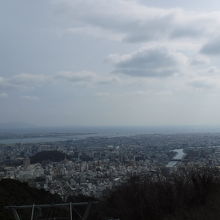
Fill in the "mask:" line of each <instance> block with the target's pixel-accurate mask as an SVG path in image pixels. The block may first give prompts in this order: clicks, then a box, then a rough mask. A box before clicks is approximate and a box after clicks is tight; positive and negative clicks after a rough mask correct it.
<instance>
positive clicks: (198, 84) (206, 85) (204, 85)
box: [189, 80, 215, 89]
mask: <svg viewBox="0 0 220 220" xmlns="http://www.w3.org/2000/svg"><path fill="white" fill-rule="evenodd" d="M189 84H190V85H191V86H192V87H194V88H197V89H212V88H214V87H215V84H213V83H211V82H209V81H206V80H194V81H192V82H190V83H189Z"/></svg>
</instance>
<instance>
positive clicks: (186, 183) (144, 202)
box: [0, 168, 220, 220]
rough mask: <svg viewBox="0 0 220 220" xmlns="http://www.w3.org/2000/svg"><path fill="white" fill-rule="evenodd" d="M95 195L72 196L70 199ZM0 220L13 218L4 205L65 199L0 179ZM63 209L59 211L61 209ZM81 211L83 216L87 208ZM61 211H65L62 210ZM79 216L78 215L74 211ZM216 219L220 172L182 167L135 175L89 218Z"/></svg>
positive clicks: (218, 216)
mask: <svg viewBox="0 0 220 220" xmlns="http://www.w3.org/2000/svg"><path fill="white" fill-rule="evenodd" d="M93 200H94V198H91V197H85V196H78V197H69V198H68V202H83V201H93ZM0 202H1V207H0V208H1V210H0V213H1V214H0V219H5V220H11V218H10V216H9V215H8V214H6V211H4V210H3V206H5V205H8V204H10V205H12V204H16V205H19V204H33V203H55V202H61V200H60V199H59V198H58V197H56V196H53V195H51V194H49V193H46V192H45V191H42V190H37V189H33V188H30V187H28V186H27V184H24V183H20V182H18V181H14V180H3V181H1V182H0ZM57 211H59V210H57ZM77 211H78V213H80V214H81V215H83V213H84V211H85V207H80V208H79V209H78V210H77ZM58 213H61V212H60V211H59V212H58ZM74 218H75V219H77V214H76V213H74ZM107 219H120V220H134V219H135V220H136V219H137V220H147V219H149V220H207V219H209V220H216V219H220V174H219V171H218V170H216V169H213V168H192V169H181V170H178V171H177V172H175V173H172V174H169V173H166V175H161V174H155V173H154V174H152V175H150V176H135V177H131V178H130V179H129V180H128V181H127V183H124V184H122V185H121V186H118V187H117V188H115V189H114V190H112V191H111V192H109V193H108V194H107V195H106V196H105V198H103V199H102V200H101V201H99V203H98V204H96V205H93V208H92V210H91V213H90V216H89V220H107Z"/></svg>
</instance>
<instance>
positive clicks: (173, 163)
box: [166, 149, 186, 168]
mask: <svg viewBox="0 0 220 220" xmlns="http://www.w3.org/2000/svg"><path fill="white" fill-rule="evenodd" d="M173 152H176V155H175V156H174V157H173V159H172V160H171V161H170V162H169V163H168V164H167V165H166V167H168V168H172V167H175V166H176V165H177V164H178V163H179V161H181V160H182V159H183V158H184V157H185V155H186V154H185V153H184V152H183V149H175V150H173Z"/></svg>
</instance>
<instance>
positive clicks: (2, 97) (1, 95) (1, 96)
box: [0, 92, 8, 99]
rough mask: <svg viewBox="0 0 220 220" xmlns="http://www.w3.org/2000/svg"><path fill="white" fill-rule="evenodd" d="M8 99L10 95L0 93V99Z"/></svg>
mask: <svg viewBox="0 0 220 220" xmlns="http://www.w3.org/2000/svg"><path fill="white" fill-rule="evenodd" d="M5 98H8V93H6V92H0V99H5Z"/></svg>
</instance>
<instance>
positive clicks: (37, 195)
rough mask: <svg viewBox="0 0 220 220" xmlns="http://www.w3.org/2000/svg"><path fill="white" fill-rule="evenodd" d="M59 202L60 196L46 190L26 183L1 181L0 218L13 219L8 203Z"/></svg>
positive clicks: (9, 180) (8, 180)
mask: <svg viewBox="0 0 220 220" xmlns="http://www.w3.org/2000/svg"><path fill="white" fill-rule="evenodd" d="M56 202H57V203H59V202H61V199H60V197H58V196H56V195H51V194H50V193H49V192H46V191H44V190H38V189H35V188H32V187H29V186H28V185H27V184H26V183H21V182H19V181H16V180H11V179H3V180H1V181H0V219H2V220H3V219H4V220H11V219H13V218H12V215H11V214H10V213H9V211H8V210H6V209H5V208H4V207H5V206H7V205H25V204H26V205H30V204H31V205H32V204H33V203H35V204H45V203H56Z"/></svg>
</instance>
